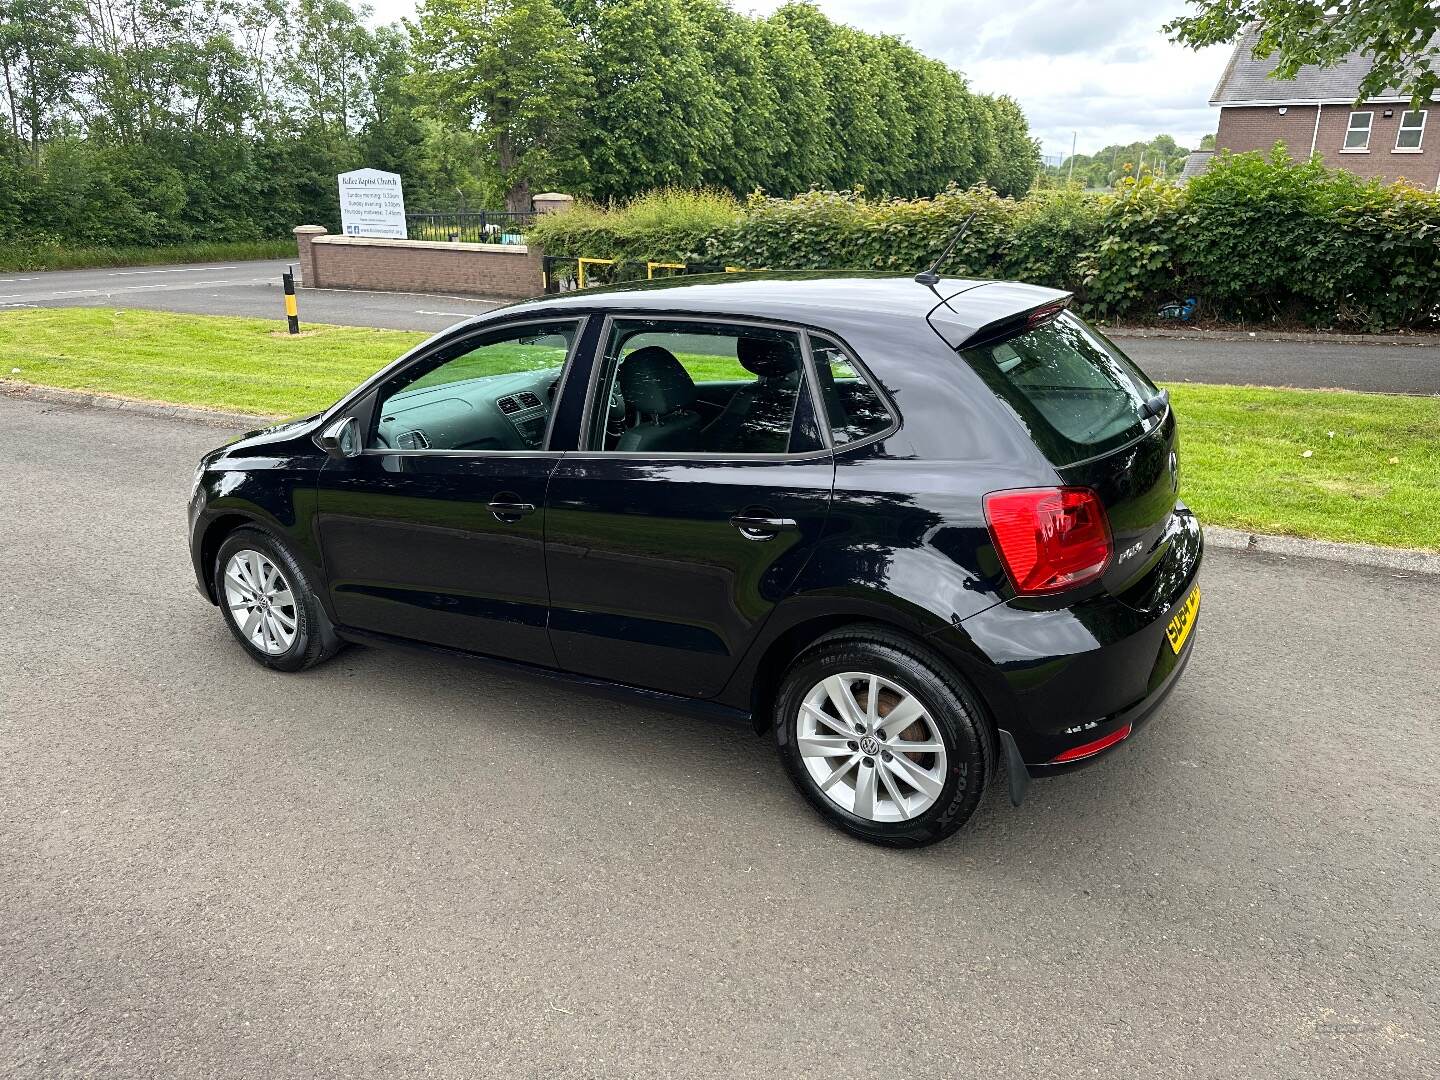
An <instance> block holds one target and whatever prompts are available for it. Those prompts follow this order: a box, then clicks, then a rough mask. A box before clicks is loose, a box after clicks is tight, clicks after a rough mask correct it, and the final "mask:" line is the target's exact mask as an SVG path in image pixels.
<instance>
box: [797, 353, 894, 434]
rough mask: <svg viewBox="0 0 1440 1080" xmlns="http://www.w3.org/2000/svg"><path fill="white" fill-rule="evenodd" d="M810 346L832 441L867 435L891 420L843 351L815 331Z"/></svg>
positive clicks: (878, 430) (880, 430)
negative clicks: (815, 333)
mask: <svg viewBox="0 0 1440 1080" xmlns="http://www.w3.org/2000/svg"><path fill="white" fill-rule="evenodd" d="M810 347H811V351H812V354H813V355H814V357H815V374H816V376H818V378H819V380H820V397H821V400H822V401H824V403H825V415H826V417H827V418H828V420H829V422H830V433H831V436H832V437H833V438H834V441H835V445H836V446H837V447H840V446H844V445H846V444H847V443H852V442H858V441H859V440H861V439H868V438H869V437H870V436H871V435H878V434H880V432H882V431H884V430H885V429H886V428H888V427H889V426H890V425H891V423H892V418H891V416H890V410H889V409H887V408H886V407H885V402H884V401H883V400H881V397H880V395H879V394H877V393H876V392H875V388H874V387H873V386H871V385H870V384H869V383H868V382H866V381H865V377H864V376H863V375H862V374H861V373H860V372H859V371H858V370H857V369H856V367H855V365H854V364H852V363H851V362H850V357H849V356H847V355H846V353H845V351H844V350H843V349H841V348H840V346H839V345H837V344H835V342H833V341H831V340H829V339H828V338H824V337H820V336H818V335H811V337H810Z"/></svg>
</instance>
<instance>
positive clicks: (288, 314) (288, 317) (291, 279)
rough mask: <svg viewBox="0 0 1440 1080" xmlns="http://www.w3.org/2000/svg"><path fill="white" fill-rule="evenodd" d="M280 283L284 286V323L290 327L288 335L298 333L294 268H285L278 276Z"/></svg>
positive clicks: (298, 316)
mask: <svg viewBox="0 0 1440 1080" xmlns="http://www.w3.org/2000/svg"><path fill="white" fill-rule="evenodd" d="M280 281H281V282H282V283H283V284H284V286H285V322H286V324H287V325H288V326H289V327H290V333H292V334H298V333H300V310H299V309H298V308H297V307H296V306H295V268H294V267H293V266H287V267H286V268H285V273H283V274H281V275H280Z"/></svg>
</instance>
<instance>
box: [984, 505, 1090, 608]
mask: <svg viewBox="0 0 1440 1080" xmlns="http://www.w3.org/2000/svg"><path fill="white" fill-rule="evenodd" d="M985 521H986V523H987V524H988V525H989V526H990V539H991V540H993V541H994V543H995V550H996V551H997V552H999V554H1000V561H1001V562H1003V563H1004V564H1005V570H1006V572H1007V573H1008V574H1009V575H1010V580H1011V581H1012V582H1014V584H1015V589H1016V591H1017V592H1019V593H1021V594H1022V595H1025V596H1036V595H1043V594H1045V593H1055V592H1062V591H1064V590H1065V589H1071V588H1074V587H1075V586H1077V585H1083V584H1085V583H1086V582H1087V581H1094V580H1095V579H1096V578H1098V577H1099V576H1100V575H1101V574H1103V573H1104V572H1105V568H1106V567H1107V566H1108V565H1110V554H1111V551H1112V550H1113V548H1112V545H1111V542H1110V524H1109V522H1108V521H1107V520H1106V518H1105V507H1104V506H1103V505H1102V504H1101V502H1100V497H1099V496H1098V495H1096V494H1095V492H1093V491H1091V490H1090V489H1089V488H1073V487H1065V488H1021V489H1018V490H1015V491H992V492H991V493H990V494H989V495H986V496H985Z"/></svg>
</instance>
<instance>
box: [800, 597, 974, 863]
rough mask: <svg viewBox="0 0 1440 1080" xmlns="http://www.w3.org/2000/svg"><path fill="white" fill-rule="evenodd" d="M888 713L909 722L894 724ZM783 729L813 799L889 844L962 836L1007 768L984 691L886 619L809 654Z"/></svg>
mask: <svg viewBox="0 0 1440 1080" xmlns="http://www.w3.org/2000/svg"><path fill="white" fill-rule="evenodd" d="M847 700H848V701H849V702H850V704H849V705H843V704H842V703H843V702H845V701H847ZM872 701H874V703H875V707H874V708H873V709H872V708H871V702H872ZM852 710H853V711H852ZM886 716H892V717H898V718H899V720H898V722H895V721H892V722H891V726H890V728H889V729H887V728H886V727H885V724H886V719H885V718H886ZM912 718H913V719H912ZM837 721H838V723H837ZM898 724H904V725H905V726H904V728H903V729H902V730H895V728H896V727H897V726H898ZM846 726H849V728H850V730H849V732H848V734H847V732H846V731H844V730H842V729H843V728H844V727H846ZM773 730H774V735H775V741H776V745H777V747H778V748H779V751H780V757H781V760H782V762H783V763H784V765H785V769H786V771H787V772H788V773H789V774H790V778H791V779H792V780H793V781H794V783H795V785H796V787H798V788H799V789H800V792H801V794H803V795H804V796H805V798H806V799H808V800H809V802H810V803H811V805H813V806H814V807H815V808H816V809H817V810H818V811H819V812H820V814H821V815H822V816H823V817H825V818H826V819H827V820H828V821H830V822H831V823H832V824H834V825H836V826H838V827H839V828H841V829H843V830H844V831H845V832H847V833H849V834H851V835H852V836H856V837H859V838H860V839H862V840H866V841H869V842H870V843H873V844H881V845H885V846H889V847H921V846H923V845H925V844H933V843H935V842H936V841H938V840H943V839H944V838H945V837H947V836H950V835H951V834H953V833H954V832H955V831H956V830H957V829H959V828H960V827H961V826H962V825H964V824H965V823H966V822H967V821H969V820H970V818H971V816H972V815H973V814H974V813H975V810H976V808H977V807H978V806H979V804H980V800H981V798H982V797H983V795H984V793H985V789H986V787H987V785H988V784H989V782H990V779H991V777H993V776H994V775H995V771H996V737H995V732H994V729H993V728H992V726H991V724H990V722H989V720H988V718H987V717H986V715H985V712H984V709H983V708H982V706H981V705H980V702H979V700H978V698H977V697H976V696H975V694H974V692H973V691H972V690H971V689H970V688H969V687H968V686H967V685H966V683H965V681H964V680H963V679H962V678H961V677H960V676H959V675H958V674H957V673H955V672H954V671H952V670H951V669H950V668H949V666H948V665H946V664H944V663H943V662H942V661H940V660H939V659H938V658H937V657H935V656H934V655H932V654H931V653H930V652H929V651H928V650H926V649H924V648H923V647H921V646H919V645H918V644H916V643H914V642H912V641H910V640H909V639H907V638H905V637H904V636H903V635H900V634H896V633H892V632H890V631H888V630H886V629H884V628H883V627H878V626H875V627H868V626H867V627H856V628H847V629H845V630H840V631H837V632H835V633H832V634H828V635H826V636H825V637H822V638H820V639H819V640H818V641H816V642H815V643H814V644H813V645H811V646H810V647H809V648H807V649H806V650H805V651H804V652H803V653H801V654H800V655H799V656H798V657H797V658H796V659H795V660H794V661H793V662H792V663H791V665H790V667H789V669H788V670H787V671H786V673H785V676H784V679H783V680H782V682H781V685H780V689H779V692H778V693H777V694H776V696H775V707H774V717H773ZM906 745H909V746H912V747H915V748H925V752H907V751H905V750H903V749H900V748H899V747H903V746H906ZM847 766H848V769H847V771H846V772H845V773H844V774H842V775H839V776H837V775H836V772H837V770H840V769H842V768H846V767H847ZM867 774H870V775H867Z"/></svg>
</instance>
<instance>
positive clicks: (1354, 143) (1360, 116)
mask: <svg viewBox="0 0 1440 1080" xmlns="http://www.w3.org/2000/svg"><path fill="white" fill-rule="evenodd" d="M1374 118H1375V114H1374V113H1372V112H1352V113H1351V114H1350V126H1349V127H1348V128H1347V129H1346V130H1345V146H1344V149H1346V150H1368V149H1369V148H1370V121H1371V120H1373V119H1374Z"/></svg>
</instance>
